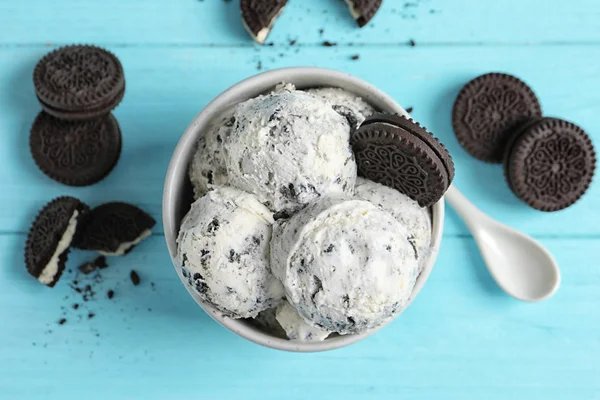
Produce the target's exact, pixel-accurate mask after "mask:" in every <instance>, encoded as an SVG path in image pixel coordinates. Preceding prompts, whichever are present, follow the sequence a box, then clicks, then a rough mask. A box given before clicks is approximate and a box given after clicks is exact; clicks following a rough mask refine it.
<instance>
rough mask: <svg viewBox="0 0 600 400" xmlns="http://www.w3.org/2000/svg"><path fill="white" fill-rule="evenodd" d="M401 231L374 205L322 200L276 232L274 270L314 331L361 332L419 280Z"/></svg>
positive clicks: (397, 307) (395, 309)
mask: <svg viewBox="0 0 600 400" xmlns="http://www.w3.org/2000/svg"><path fill="white" fill-rule="evenodd" d="M407 237H408V233H407V231H406V228H405V227H404V226H403V225H402V224H401V223H400V222H398V221H397V220H396V219H395V218H394V217H392V216H391V215H390V214H389V213H387V212H385V211H383V210H381V209H379V208H378V207H377V206H375V205H373V204H372V203H370V202H368V201H364V200H356V199H352V198H349V197H344V196H328V197H323V198H321V199H319V200H317V201H316V202H314V203H312V204H310V205H309V206H307V207H306V208H304V209H303V210H302V211H299V212H298V213H297V214H295V215H294V216H293V217H292V218H290V219H289V220H279V221H277V222H276V223H275V225H274V228H273V239H272V241H271V269H272V271H273V273H274V274H275V276H276V277H277V278H279V279H280V280H281V282H282V283H283V285H284V287H285V290H286V297H287V300H288V301H289V302H290V304H291V305H292V306H294V307H295V308H296V310H297V311H298V313H299V314H300V315H301V316H302V317H303V318H304V319H305V320H306V321H307V322H309V323H311V324H312V325H313V326H316V327H319V328H322V329H325V330H328V331H331V332H338V333H341V334H349V333H363V332H366V331H368V330H371V329H374V328H377V327H379V326H381V325H383V324H385V323H386V322H388V321H389V320H391V319H392V318H393V317H394V316H395V315H397V314H398V313H399V312H400V311H401V310H402V309H403V308H404V306H405V305H406V303H407V301H408V299H409V297H410V294H411V293H412V289H413V287H414V284H415V279H416V276H417V272H416V270H417V261H416V260H415V257H414V250H413V247H412V246H411V244H410V242H409V241H408V239H407Z"/></svg>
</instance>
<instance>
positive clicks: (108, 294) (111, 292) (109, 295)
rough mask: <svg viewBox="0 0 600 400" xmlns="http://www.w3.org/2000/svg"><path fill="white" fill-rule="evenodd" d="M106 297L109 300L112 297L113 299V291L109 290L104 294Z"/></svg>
mask: <svg viewBox="0 0 600 400" xmlns="http://www.w3.org/2000/svg"><path fill="white" fill-rule="evenodd" d="M106 297H108V298H109V299H112V298H113V297H115V291H114V290H112V289H111V290H109V291H108V292H106Z"/></svg>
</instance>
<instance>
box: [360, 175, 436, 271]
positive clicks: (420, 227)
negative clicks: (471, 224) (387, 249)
mask: <svg viewBox="0 0 600 400" xmlns="http://www.w3.org/2000/svg"><path fill="white" fill-rule="evenodd" d="M354 191H355V197H356V198H359V199H362V200H367V201H369V202H371V203H373V204H374V205H376V206H377V207H379V208H380V209H382V210H383V211H387V212H388V213H390V214H391V215H392V216H393V217H394V218H395V219H396V220H397V221H398V222H400V223H401V224H402V225H403V226H404V227H405V228H406V232H407V234H408V241H409V242H410V244H411V246H412V247H413V254H414V258H415V259H416V260H417V261H418V263H419V270H421V269H422V268H424V266H425V263H424V261H425V260H427V258H428V255H429V248H430V244H431V216H430V214H429V210H428V209H427V208H425V207H421V206H419V204H418V203H417V202H416V201H414V200H411V199H410V198H409V197H408V196H406V195H404V194H402V193H400V192H399V191H397V190H396V189H393V188H390V187H388V186H385V185H381V184H379V183H376V182H373V181H370V180H368V179H365V178H360V177H359V178H357V180H356V187H355V188H354ZM419 272H420V271H419Z"/></svg>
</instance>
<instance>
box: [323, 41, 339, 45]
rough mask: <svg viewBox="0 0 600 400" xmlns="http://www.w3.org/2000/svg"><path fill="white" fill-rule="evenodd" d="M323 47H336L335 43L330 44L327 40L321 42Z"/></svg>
mask: <svg viewBox="0 0 600 400" xmlns="http://www.w3.org/2000/svg"><path fill="white" fill-rule="evenodd" d="M323 46H325V47H334V46H337V43H334V42H330V41H329V40H325V41H324V42H323Z"/></svg>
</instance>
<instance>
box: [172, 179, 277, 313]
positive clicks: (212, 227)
mask: <svg viewBox="0 0 600 400" xmlns="http://www.w3.org/2000/svg"><path fill="white" fill-rule="evenodd" d="M272 223H273V215H272V213H271V212H270V211H269V210H268V209H267V208H266V207H265V206H264V205H262V204H261V203H260V202H259V201H258V200H257V199H256V198H255V197H254V196H253V195H251V194H249V193H245V192H243V191H241V190H239V189H234V188H230V187H219V188H216V189H214V190H212V191H210V192H208V193H207V194H206V195H205V196H204V197H201V198H200V199H198V200H196V201H195V202H194V203H193V204H192V208H191V210H190V211H189V212H188V214H187V215H186V216H185V218H184V219H183V221H182V223H181V228H180V232H179V237H178V238H177V243H178V249H177V259H178V262H179V266H180V268H181V272H182V275H183V276H184V278H186V280H187V284H188V285H189V286H190V287H191V288H192V289H193V290H194V291H196V293H197V294H198V295H199V296H200V297H201V298H202V299H203V300H204V301H206V302H208V303H210V304H212V305H214V306H215V307H216V308H217V309H219V310H220V311H222V312H223V313H224V314H226V315H228V316H230V317H232V318H248V317H255V316H256V315H257V314H258V313H259V312H260V311H263V310H266V309H268V308H272V307H275V306H277V305H278V304H279V302H280V301H281V300H282V298H283V295H284V291H283V287H282V285H281V283H280V282H279V281H278V280H277V279H275V277H274V276H273V275H272V274H271V270H270V266H269V243H270V240H271V232H272Z"/></svg>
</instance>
